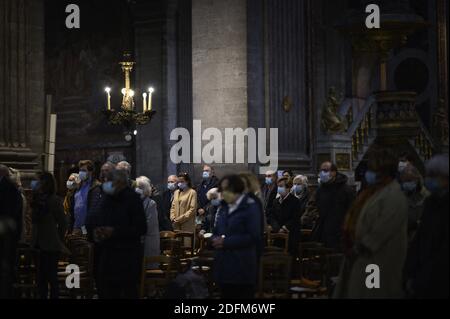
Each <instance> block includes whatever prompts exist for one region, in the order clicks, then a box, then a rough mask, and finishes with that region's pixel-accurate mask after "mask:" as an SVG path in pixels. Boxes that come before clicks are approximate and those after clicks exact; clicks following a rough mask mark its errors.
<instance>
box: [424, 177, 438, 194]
mask: <svg viewBox="0 0 450 319" xmlns="http://www.w3.org/2000/svg"><path fill="white" fill-rule="evenodd" d="M425 187H426V188H427V189H428V190H429V191H430V192H431V193H436V192H438V191H439V189H440V187H439V182H438V180H437V179H436V178H431V177H427V178H425Z"/></svg>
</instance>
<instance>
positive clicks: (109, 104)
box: [105, 87, 111, 111]
mask: <svg viewBox="0 0 450 319" xmlns="http://www.w3.org/2000/svg"><path fill="white" fill-rule="evenodd" d="M105 92H106V94H107V95H108V111H111V94H110V92H111V89H110V88H108V87H107V88H106V89H105Z"/></svg>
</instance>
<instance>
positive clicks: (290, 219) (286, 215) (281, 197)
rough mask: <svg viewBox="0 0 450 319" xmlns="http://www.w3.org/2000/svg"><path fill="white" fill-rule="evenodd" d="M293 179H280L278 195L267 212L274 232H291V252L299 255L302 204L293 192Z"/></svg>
mask: <svg viewBox="0 0 450 319" xmlns="http://www.w3.org/2000/svg"><path fill="white" fill-rule="evenodd" d="M291 188H292V180H291V179H288V178H286V177H283V178H281V179H279V180H278V196H277V197H276V198H275V199H274V202H273V205H272V207H271V208H270V210H269V212H268V214H267V223H268V224H269V225H270V228H271V231H272V232H273V233H289V243H288V244H289V245H288V249H289V253H290V254H291V255H292V256H297V255H298V245H299V242H300V217H301V216H300V213H301V205H300V201H299V200H298V199H297V197H295V196H294V194H292V192H291Z"/></svg>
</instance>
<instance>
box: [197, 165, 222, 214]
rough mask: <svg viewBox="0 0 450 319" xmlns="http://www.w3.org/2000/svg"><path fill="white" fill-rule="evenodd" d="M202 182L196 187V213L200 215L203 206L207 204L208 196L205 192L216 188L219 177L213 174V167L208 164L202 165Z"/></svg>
mask: <svg viewBox="0 0 450 319" xmlns="http://www.w3.org/2000/svg"><path fill="white" fill-rule="evenodd" d="M202 179H203V180H202V182H201V183H200V185H199V186H198V187H197V203H198V207H197V213H198V215H200V216H203V215H204V214H205V207H206V204H208V202H209V201H208V198H207V197H206V194H207V193H208V191H209V190H210V189H212V188H216V187H217V184H218V182H219V179H218V178H217V177H216V176H215V175H214V169H213V168H212V167H211V166H209V165H204V166H203V173H202Z"/></svg>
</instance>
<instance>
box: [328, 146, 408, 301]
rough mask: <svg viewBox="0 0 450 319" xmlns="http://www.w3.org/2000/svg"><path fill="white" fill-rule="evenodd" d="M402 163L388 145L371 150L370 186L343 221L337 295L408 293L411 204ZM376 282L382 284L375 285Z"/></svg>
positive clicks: (347, 296)
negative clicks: (398, 176) (402, 180)
mask: <svg viewBox="0 0 450 319" xmlns="http://www.w3.org/2000/svg"><path fill="white" fill-rule="evenodd" d="M397 166H398V163H397V159H396V158H395V156H393V155H392V153H391V152H390V151H389V150H387V149H386V148H378V147H375V148H374V149H373V150H372V151H371V153H370V154H369V161H368V171H367V172H366V174H365V179H366V182H367V185H368V187H367V188H366V189H365V190H363V191H362V192H361V193H360V194H359V196H358V198H357V199H356V200H355V202H354V204H353V206H352V207H351V208H350V210H349V212H348V214H347V216H346V220H345V223H344V253H345V260H344V266H343V267H342V269H341V274H340V276H339V281H338V284H337V287H336V289H335V292H334V296H335V297H336V298H350V299H361V298H402V297H403V290H402V267H403V264H404V261H405V258H406V252H407V243H408V240H407V226H408V203H407V200H406V197H405V195H404V194H403V192H402V189H401V187H400V185H399V183H398V182H397V180H396V174H397ZM370 265H372V266H371V267H372V268H370V267H369V268H368V266H370ZM374 269H375V270H374ZM376 269H378V270H379V273H376ZM371 271H372V273H371ZM374 271H375V272H374ZM371 274H372V277H370V275H371ZM368 283H369V284H368ZM378 283H380V286H378ZM372 285H374V286H375V287H376V288H378V289H371V288H373V287H372Z"/></svg>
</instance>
